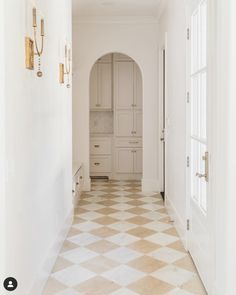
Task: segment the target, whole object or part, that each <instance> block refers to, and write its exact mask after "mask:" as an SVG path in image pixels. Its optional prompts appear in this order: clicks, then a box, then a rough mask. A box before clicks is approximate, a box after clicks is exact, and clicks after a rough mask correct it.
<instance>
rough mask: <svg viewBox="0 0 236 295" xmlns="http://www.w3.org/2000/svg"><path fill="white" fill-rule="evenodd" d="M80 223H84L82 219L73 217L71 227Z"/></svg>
mask: <svg viewBox="0 0 236 295" xmlns="http://www.w3.org/2000/svg"><path fill="white" fill-rule="evenodd" d="M82 222H86V220H85V219H83V218H80V217H78V216H75V217H74V220H73V225H74V224H78V223H82Z"/></svg>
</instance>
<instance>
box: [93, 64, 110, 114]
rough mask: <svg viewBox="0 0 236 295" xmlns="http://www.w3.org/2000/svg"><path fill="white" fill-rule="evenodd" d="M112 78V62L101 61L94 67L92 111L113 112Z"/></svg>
mask: <svg viewBox="0 0 236 295" xmlns="http://www.w3.org/2000/svg"><path fill="white" fill-rule="evenodd" d="M112 76H113V64H112V60H110V61H109V60H100V61H98V62H97V63H96V64H95V65H94V67H93V69H92V72H91V77H90V79H91V80H90V109H92V110H112V102H113V99H112V96H113V88H112V85H113V81H112Z"/></svg>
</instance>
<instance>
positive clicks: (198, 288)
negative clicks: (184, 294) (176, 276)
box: [181, 276, 223, 295]
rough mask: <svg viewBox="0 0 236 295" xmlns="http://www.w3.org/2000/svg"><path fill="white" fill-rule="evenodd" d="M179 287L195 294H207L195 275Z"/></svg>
mask: <svg viewBox="0 0 236 295" xmlns="http://www.w3.org/2000/svg"><path fill="white" fill-rule="evenodd" d="M181 289H183V290H186V291H188V292H191V293H193V294H197V295H207V292H206V291H205V288H204V286H203V284H202V282H201V280H200V279H199V277H197V276H196V277H194V278H193V279H192V280H190V281H189V282H187V283H185V284H184V285H182V286H181ZM222 295H223V294H222Z"/></svg>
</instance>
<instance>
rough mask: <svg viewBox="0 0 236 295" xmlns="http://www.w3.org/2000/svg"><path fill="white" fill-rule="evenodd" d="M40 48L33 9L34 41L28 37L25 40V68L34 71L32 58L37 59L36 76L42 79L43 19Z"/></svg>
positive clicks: (42, 21) (35, 13)
mask: <svg viewBox="0 0 236 295" xmlns="http://www.w3.org/2000/svg"><path fill="white" fill-rule="evenodd" d="M40 28H41V32H40V35H41V47H39V45H38V41H37V10H36V8H33V30H34V40H32V39H31V38H30V37H26V38H25V48H26V50H25V53H26V68H27V69H29V70H33V69H34V56H37V57H38V71H37V76H38V77H42V76H43V73H42V71H41V56H42V54H43V49H44V19H41V24H40Z"/></svg>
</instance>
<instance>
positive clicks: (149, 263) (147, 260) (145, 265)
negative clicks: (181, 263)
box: [129, 255, 167, 273]
mask: <svg viewBox="0 0 236 295" xmlns="http://www.w3.org/2000/svg"><path fill="white" fill-rule="evenodd" d="M166 265H167V264H166V263H165V262H163V261H159V260H157V259H154V258H152V257H149V256H145V255H144V256H141V257H139V258H137V259H135V260H132V261H131V262H129V266H131V267H133V268H136V269H138V270H140V271H142V272H145V273H152V272H154V271H156V270H158V269H160V268H162V267H164V266H166Z"/></svg>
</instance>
